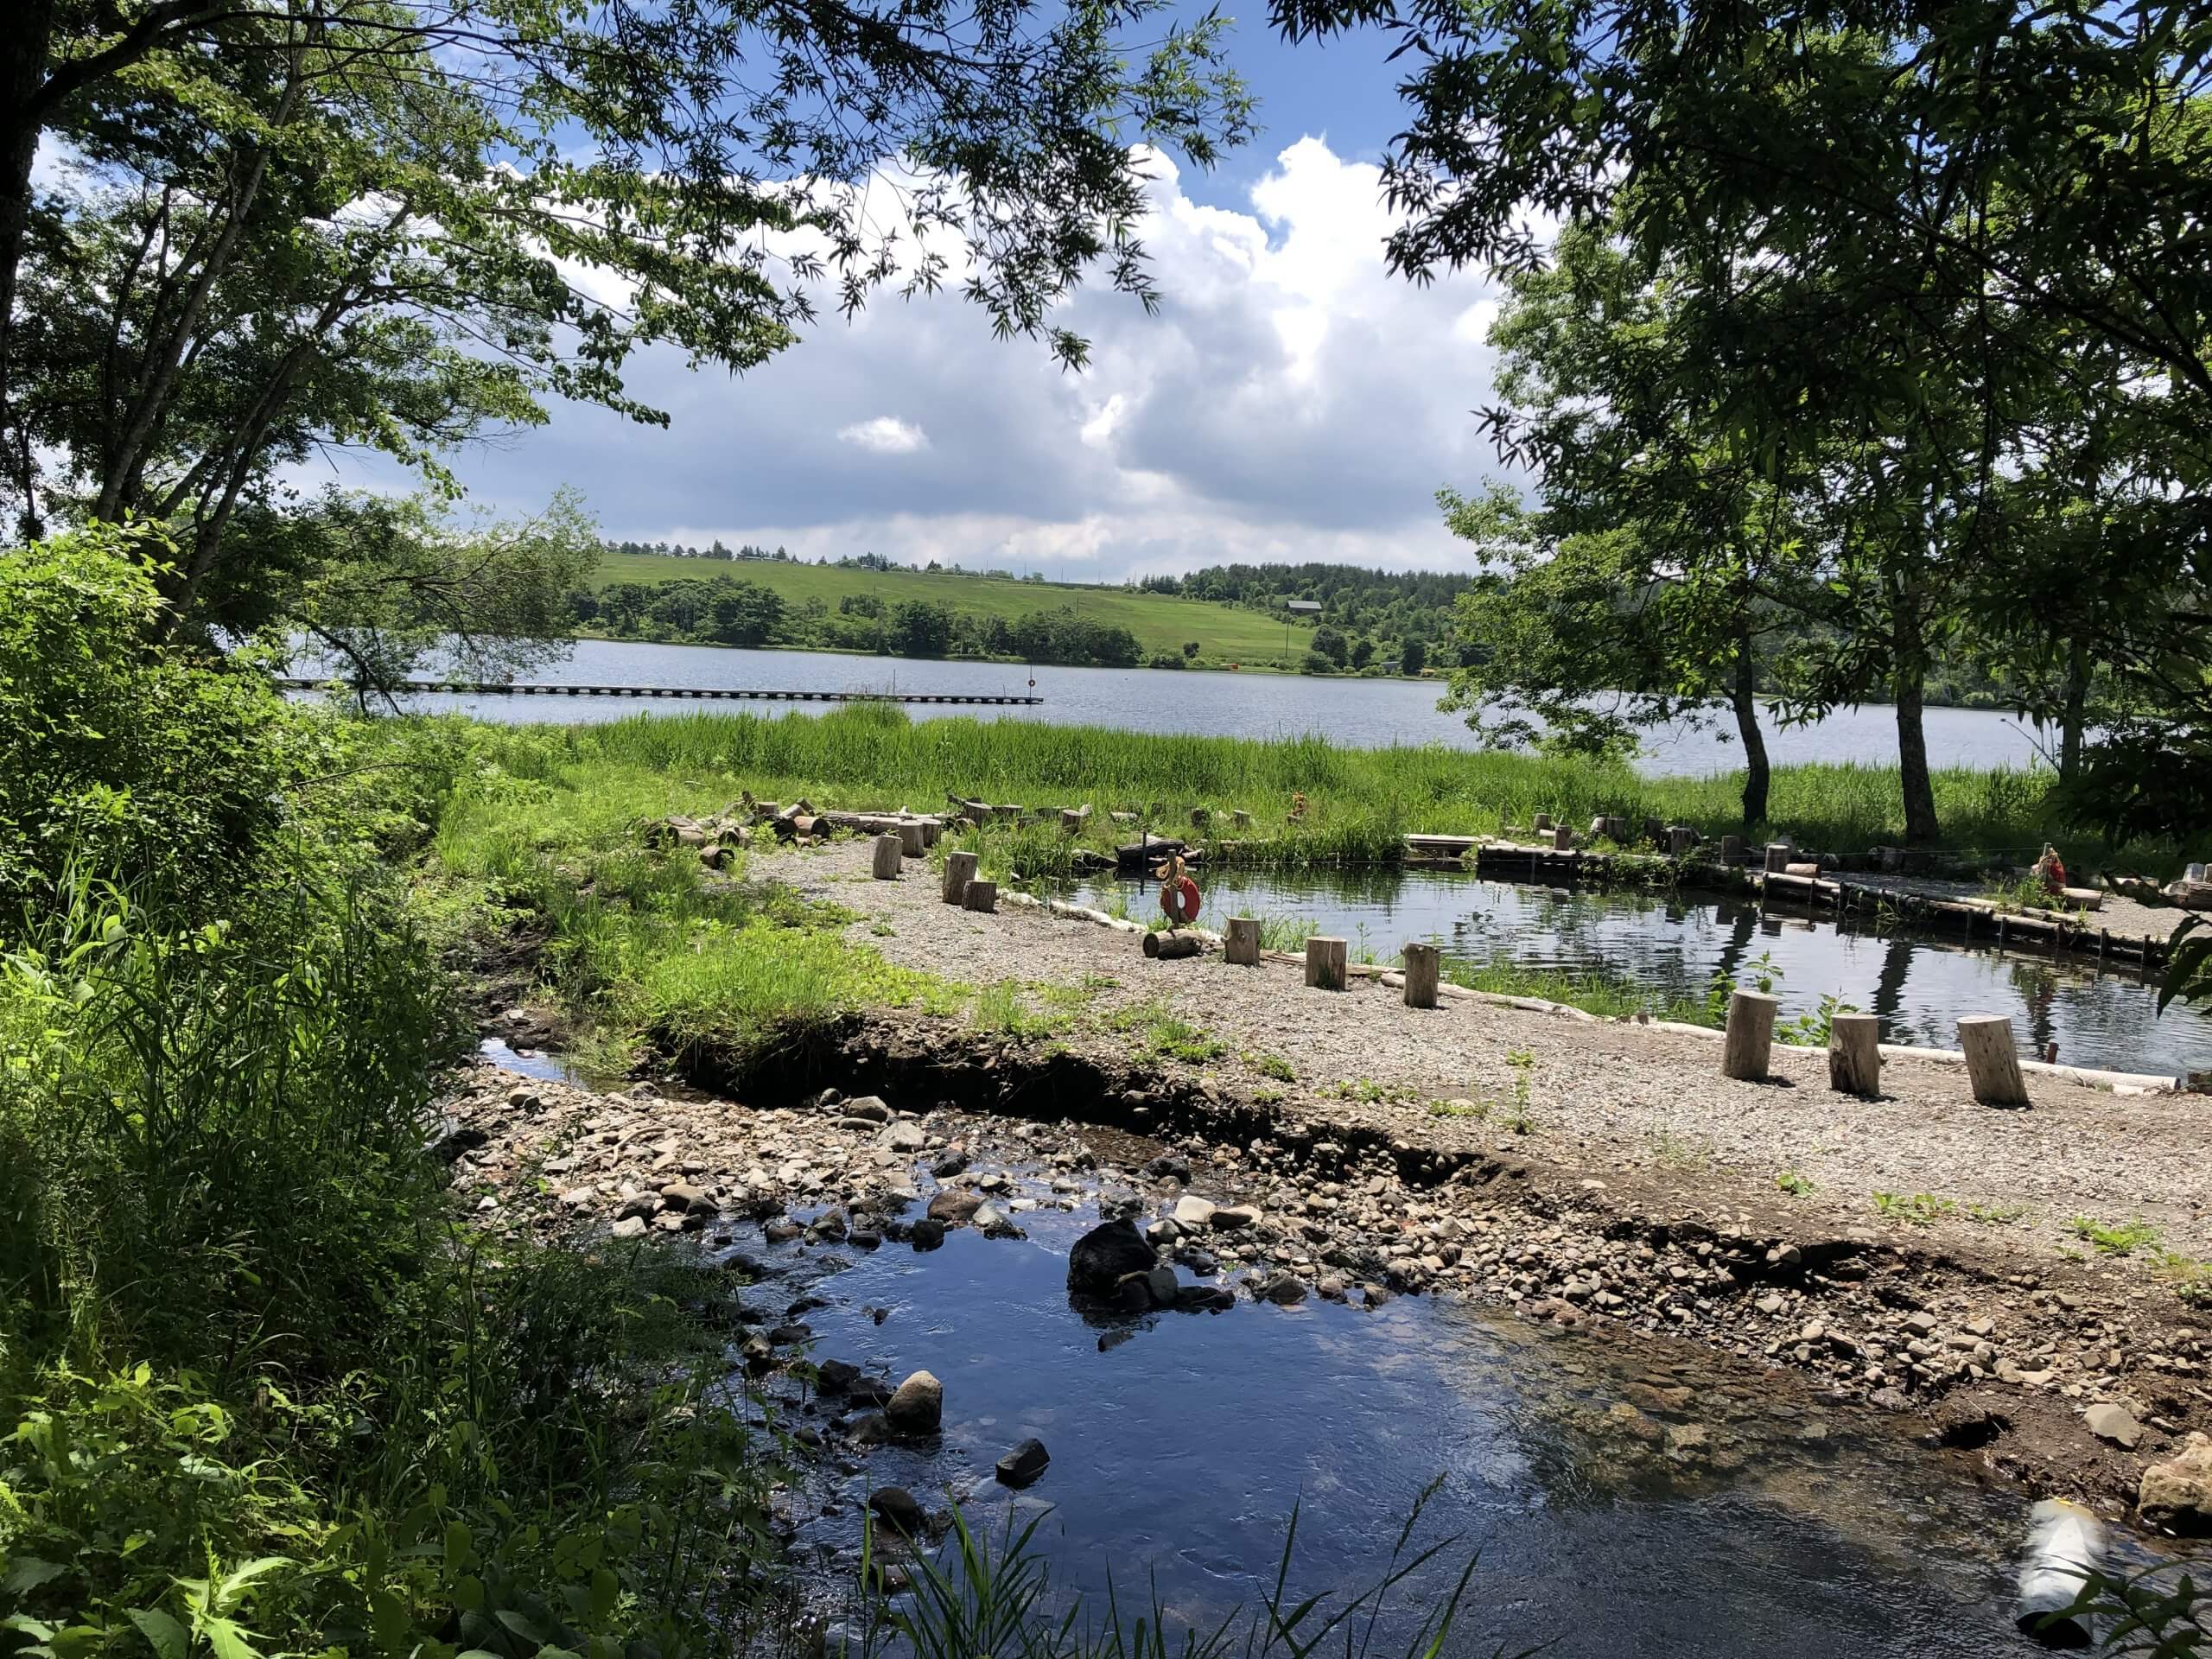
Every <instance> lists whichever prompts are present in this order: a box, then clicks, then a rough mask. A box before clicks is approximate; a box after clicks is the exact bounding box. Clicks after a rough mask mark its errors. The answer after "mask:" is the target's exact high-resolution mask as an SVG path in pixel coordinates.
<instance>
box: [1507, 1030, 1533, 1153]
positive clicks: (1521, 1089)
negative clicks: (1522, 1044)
mask: <svg viewBox="0 0 2212 1659" xmlns="http://www.w3.org/2000/svg"><path fill="white" fill-rule="evenodd" d="M1505 1063H1506V1064H1507V1065H1510V1066H1511V1067H1512V1068H1513V1111H1512V1115H1511V1116H1509V1117H1508V1118H1507V1119H1506V1120H1505V1127H1506V1128H1509V1129H1510V1130H1512V1131H1513V1133H1514V1134H1516V1135H1526V1134H1528V1133H1529V1130H1530V1129H1532V1128H1535V1123H1536V1120H1535V1118H1534V1117H1533V1116H1530V1114H1529V1073H1530V1072H1532V1071H1535V1067H1536V1052H1535V1050H1534V1049H1532V1048H1516V1049H1514V1050H1513V1051H1512V1052H1510V1053H1508V1054H1507V1055H1506V1057H1505Z"/></svg>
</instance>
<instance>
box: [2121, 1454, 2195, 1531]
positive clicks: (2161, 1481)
mask: <svg viewBox="0 0 2212 1659" xmlns="http://www.w3.org/2000/svg"><path fill="white" fill-rule="evenodd" d="M2135 1507H2136V1509H2137V1510H2139V1511H2141V1513H2142V1516H2143V1519H2144V1520H2145V1522H2148V1523H2149V1524H2151V1525H2152V1526H2154V1527H2163V1528H2164V1529H2166V1530H2167V1531H2169V1532H2178V1533H2182V1534H2184V1535H2188V1536H2190V1537H2199V1536H2212V1435H2207V1434H2202V1433H2191V1434H2190V1437H2189V1439H2188V1440H2187V1442H2186V1443H2185V1444H2183V1446H2182V1449H2181V1454H2180V1455H2179V1456H2178V1457H2177V1458H2175V1459H2173V1460H2172V1461H2171V1463H2154V1464H2152V1465H2151V1466H2150V1467H2149V1468H2147V1469H2145V1471H2143V1484H2141V1486H2140V1487H2139V1488H2138V1489H2137V1491H2136V1494H2135Z"/></svg>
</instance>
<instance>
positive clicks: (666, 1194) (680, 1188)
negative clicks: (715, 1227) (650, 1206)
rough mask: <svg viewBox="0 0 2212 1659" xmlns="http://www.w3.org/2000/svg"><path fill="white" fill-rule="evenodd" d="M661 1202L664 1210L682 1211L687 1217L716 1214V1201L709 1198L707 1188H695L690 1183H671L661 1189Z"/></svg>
mask: <svg viewBox="0 0 2212 1659" xmlns="http://www.w3.org/2000/svg"><path fill="white" fill-rule="evenodd" d="M660 1201H661V1207H662V1208H663V1209H666V1210H681V1211H683V1212H684V1213H685V1214H687V1215H694V1216H711V1215H713V1214H714V1213H715V1201H714V1200H713V1199H712V1198H709V1197H708V1196H707V1190H706V1188H704V1187H702V1186H694V1185H691V1183H690V1182H689V1181H671V1182H670V1183H669V1184H668V1185H666V1186H664V1187H663V1188H661V1190H660Z"/></svg>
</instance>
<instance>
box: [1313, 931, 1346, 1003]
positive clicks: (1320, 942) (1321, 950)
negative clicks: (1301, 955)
mask: <svg viewBox="0 0 2212 1659" xmlns="http://www.w3.org/2000/svg"><path fill="white" fill-rule="evenodd" d="M1306 983H1307V984H1308V985H1311V986H1313V987H1314V988H1316V989H1317V990H1324V991H1341V990H1342V989H1344V941H1343V940H1342V939H1338V938H1330V937H1329V936H1328V935H1326V934H1325V933H1316V934H1315V935H1314V936H1313V938H1310V939H1308V940H1306Z"/></svg>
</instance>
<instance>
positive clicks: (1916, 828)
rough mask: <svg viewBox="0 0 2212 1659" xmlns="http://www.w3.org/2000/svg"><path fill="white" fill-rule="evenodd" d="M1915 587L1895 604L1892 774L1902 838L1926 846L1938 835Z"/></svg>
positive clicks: (1907, 586) (1924, 658) (1907, 589)
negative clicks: (1900, 796)
mask: <svg viewBox="0 0 2212 1659" xmlns="http://www.w3.org/2000/svg"><path fill="white" fill-rule="evenodd" d="M1918 602H1919V599H1918V594H1917V591H1916V584H1915V583H1913V582H1910V581H1908V582H1905V583H1904V586H1903V589H1902V591H1901V592H1900V593H1899V594H1898V596H1897V624H1896V640H1895V644H1896V650H1897V671H1896V676H1895V695H1896V696H1897V773H1898V781H1899V782H1900V783H1901V784H1902V785H1903V787H1904V838H1905V841H1906V843H1907V844H1908V845H1910V846H1915V847H1922V846H1926V845H1927V844H1928V843H1929V842H1933V841H1935V840H1936V837H1937V836H1940V835H1941V834H1942V825H1941V824H1940V823H1937V821H1936V785H1935V780H1934V779H1931V778H1929V775H1928V733H1927V729H1926V728H1925V726H1924V724H1923V720H1922V712H1923V710H1922V698H1923V693H1924V692H1925V690H1926V687H1927V683H1928V658H1927V652H1926V649H1925V646H1924V645H1923V640H1922V638H1921V632H1920V614H1919V613H1918V611H1917V610H1916V609H1915V607H1916V605H1917V604H1918Z"/></svg>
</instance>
